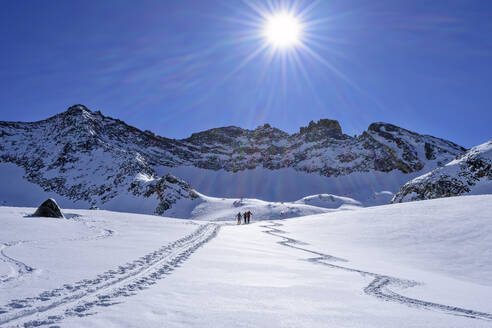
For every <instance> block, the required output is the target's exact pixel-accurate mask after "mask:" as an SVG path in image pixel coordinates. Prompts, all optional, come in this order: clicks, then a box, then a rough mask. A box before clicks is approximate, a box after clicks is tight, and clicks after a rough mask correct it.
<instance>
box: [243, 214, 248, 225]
mask: <svg viewBox="0 0 492 328" xmlns="http://www.w3.org/2000/svg"><path fill="white" fill-rule="evenodd" d="M243 220H244V224H246V223H247V221H248V213H247V212H244V214H243Z"/></svg>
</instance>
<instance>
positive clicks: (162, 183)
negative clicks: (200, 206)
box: [129, 174, 198, 215]
mask: <svg viewBox="0 0 492 328" xmlns="http://www.w3.org/2000/svg"><path fill="white" fill-rule="evenodd" d="M129 190H130V191H131V192H132V193H133V194H134V195H138V196H143V197H146V198H148V197H152V196H155V197H157V199H158V200H159V203H158V205H157V207H156V209H155V211H154V213H155V214H158V215H163V214H164V212H165V211H167V210H168V209H170V208H171V206H172V205H173V204H175V203H176V202H177V201H178V200H180V199H191V200H192V199H196V198H197V197H198V195H197V194H196V192H195V191H194V190H193V189H192V188H191V186H190V185H189V184H188V183H186V182H185V181H183V180H181V179H179V178H177V177H175V176H174V175H172V174H167V175H166V176H164V177H162V178H157V179H140V180H135V181H134V182H132V183H131V184H130V188H129Z"/></svg>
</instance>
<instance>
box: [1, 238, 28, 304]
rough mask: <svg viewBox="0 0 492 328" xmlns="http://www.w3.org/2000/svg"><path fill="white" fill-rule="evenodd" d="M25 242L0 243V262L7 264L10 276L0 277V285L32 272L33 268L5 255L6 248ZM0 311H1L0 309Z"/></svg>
mask: <svg viewBox="0 0 492 328" xmlns="http://www.w3.org/2000/svg"><path fill="white" fill-rule="evenodd" d="M25 242H26V241H15V242H9V243H0V260H1V261H2V262H5V263H7V264H8V265H9V266H10V271H11V273H10V274H6V275H2V276H0V283H6V282H9V281H11V280H14V279H18V278H20V277H22V276H24V275H26V274H30V273H33V272H34V268H32V267H30V266H29V265H27V264H25V263H24V262H21V261H19V260H16V259H15V258H13V257H11V256H8V255H7V254H5V249H6V248H7V247H11V246H15V245H19V244H22V243H25ZM0 311H1V309H0Z"/></svg>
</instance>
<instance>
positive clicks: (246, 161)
mask: <svg viewBox="0 0 492 328" xmlns="http://www.w3.org/2000/svg"><path fill="white" fill-rule="evenodd" d="M0 138H1V141H2V143H1V145H0V162H1V163H0V164H2V167H0V175H1V176H5V175H8V173H9V172H11V171H12V169H11V168H9V167H5V166H3V165H9V164H11V165H15V166H17V167H21V168H22V169H23V171H22V172H21V174H17V175H16V177H18V178H19V179H18V180H20V179H25V180H27V181H29V182H30V183H32V184H35V185H38V186H39V187H41V190H42V191H43V193H45V194H43V195H41V194H39V195H35V196H34V195H32V194H31V193H29V194H27V193H23V192H20V193H19V192H18V193H16V195H17V196H18V197H16V198H13V197H11V196H10V195H9V192H8V191H2V194H1V195H0V196H2V198H0V202H1V203H4V204H7V205H16V206H21V205H24V206H25V205H29V206H33V205H34V204H33V203H29V202H28V201H27V198H29V199H31V198H33V197H34V198H36V199H41V201H42V200H44V199H46V198H48V197H53V198H55V199H57V201H58V202H59V203H60V205H61V206H62V207H68V206H70V207H78V208H89V207H91V206H98V207H99V208H103V209H109V210H118V211H127V212H137V213H152V214H159V215H161V214H163V213H166V215H170V214H168V213H170V212H171V211H169V209H171V208H172V207H173V206H174V204H176V203H177V202H178V201H180V200H187V201H191V202H193V200H194V199H195V197H194V193H193V192H192V190H191V187H193V188H194V189H195V190H197V191H198V192H201V193H203V194H207V195H210V196H216V197H236V198H240V197H248V198H259V199H264V200H268V201H295V200H298V199H300V198H302V197H305V196H309V195H313V194H319V193H331V194H337V195H339V196H344V197H350V198H357V200H358V201H360V202H361V203H363V204H368V203H369V204H370V205H373V204H382V203H386V202H387V201H388V198H389V197H388V195H389V193H388V192H390V193H391V192H392V193H394V192H396V191H397V190H398V188H399V187H400V186H401V185H402V184H403V183H404V182H406V181H408V180H409V179H411V178H414V177H415V176H418V175H421V174H422V173H425V172H428V171H430V170H432V169H434V168H436V167H438V166H439V165H444V164H445V163H446V162H449V161H450V160H451V159H453V158H455V157H456V156H457V155H460V154H462V153H463V152H464V151H465V149H464V148H462V147H460V146H458V145H456V144H454V143H452V142H450V141H446V140H443V139H439V138H435V137H432V136H426V135H419V134H417V133H414V132H411V131H408V130H405V129H402V128H399V127H397V126H394V125H391V124H385V123H373V124H371V125H370V126H369V127H368V129H367V131H365V132H364V133H363V134H362V135H360V136H358V137H351V136H348V135H346V134H343V133H342V130H341V127H340V125H339V124H338V122H337V121H334V120H320V121H318V122H316V123H315V122H311V123H310V124H309V126H307V127H302V128H301V129H300V131H299V132H298V133H295V134H292V135H289V134H287V133H285V132H283V131H280V130H278V129H275V128H273V127H271V126H269V125H264V126H261V127H258V128H257V129H255V130H245V129H241V128H238V127H224V128H217V129H211V130H208V131H203V132H200V133H195V134H193V135H192V136H191V137H190V138H187V139H182V140H174V139H168V138H164V137H160V136H155V135H154V134H153V133H152V132H150V131H140V130H138V129H137V128H134V127H132V126H129V125H127V124H125V123H124V122H122V121H120V120H117V119H113V118H110V117H106V116H104V115H102V114H101V113H100V112H92V111H90V110H88V109H87V108H86V107H85V106H82V105H75V106H72V107H70V108H69V109H68V110H67V111H65V112H63V113H60V114H58V115H55V116H53V117H51V118H48V119H46V120H43V121H38V122H32V123H23V122H0ZM163 168H164V169H163ZM166 168H167V169H166ZM197 168H199V169H201V170H199V171H193V169H197ZM172 171H180V172H181V171H182V172H188V173H186V174H185V175H186V177H182V176H181V175H179V174H175V175H176V177H177V178H175V177H169V178H168V177H166V176H165V175H166V174H167V173H169V172H172ZM229 173H230V176H228V174H229ZM243 176H244V177H245V178H244V179H243V178H242V177H243ZM250 176H255V177H257V179H253V180H251V181H250V180H249V179H248V177H250ZM300 176H309V179H303V181H309V182H306V183H298V182H299V179H298V177H300ZM188 177H190V178H193V179H192V180H193V181H188V182H191V184H192V185H191V186H190V185H188V184H187V183H186V182H185V181H182V180H180V179H179V178H185V180H186V178H188ZM260 177H261V178H266V180H264V181H262V180H261V179H259V178H260ZM10 180H14V178H10ZM293 183H295V185H294V187H292V184H293ZM20 184H25V183H22V182H19V185H20ZM284 184H285V185H286V186H287V188H286V187H284ZM27 188H29V190H30V191H32V190H34V189H36V188H35V187H34V186H27ZM15 189H19V188H17V187H15ZM38 189H39V188H38ZM48 193H50V194H51V193H54V194H56V195H58V196H55V195H49V196H48V195H47V194H48ZM23 194H25V198H24V197H23ZM65 200H69V201H70V203H72V204H75V206H71V204H70V203H69V202H67V203H64V201H65ZM176 207H177V206H176Z"/></svg>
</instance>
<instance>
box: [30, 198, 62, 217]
mask: <svg viewBox="0 0 492 328" xmlns="http://www.w3.org/2000/svg"><path fill="white" fill-rule="evenodd" d="M33 216H43V217H47V218H61V219H64V218H65V217H64V216H63V213H62V211H61V210H60V207H59V206H58V204H57V203H56V201H55V200H54V199H53V198H50V199H47V200H45V201H44V202H43V204H41V205H40V206H39V207H38V209H37V210H36V212H34V214H33Z"/></svg>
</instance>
